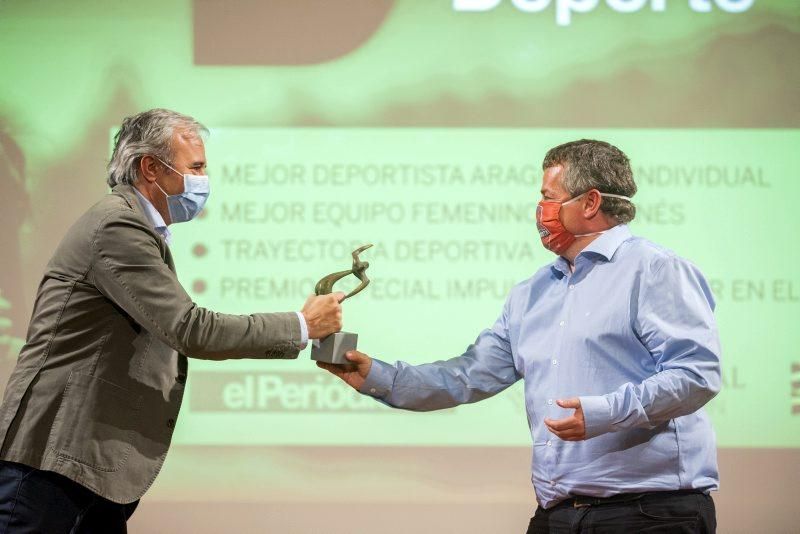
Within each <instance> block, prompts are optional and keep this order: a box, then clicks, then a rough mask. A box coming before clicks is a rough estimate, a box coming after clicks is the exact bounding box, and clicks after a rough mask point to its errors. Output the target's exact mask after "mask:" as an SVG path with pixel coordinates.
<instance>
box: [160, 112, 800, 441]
mask: <svg viewBox="0 0 800 534" xmlns="http://www.w3.org/2000/svg"><path fill="white" fill-rule="evenodd" d="M581 137H592V138H597V139H603V140H607V141H609V142H611V143H614V144H616V145H618V146H619V147H621V148H622V149H623V150H624V151H625V152H626V153H628V155H629V156H630V157H631V160H632V163H633V167H634V173H635V177H636V179H637V183H638V185H639V192H638V193H637V195H636V196H635V198H634V201H635V203H636V206H637V217H636V220H635V221H634V222H633V223H632V225H631V226H632V230H633V232H634V233H635V234H638V235H642V236H645V237H648V238H650V239H652V240H654V241H656V242H658V243H661V244H663V245H665V246H667V247H670V248H672V249H673V250H675V251H676V252H677V253H678V254H680V255H682V256H684V257H687V258H689V259H691V260H692V261H693V262H695V263H696V264H697V265H698V266H699V267H700V268H701V269H702V270H703V272H704V273H705V274H706V276H707V277H708V279H709V281H710V283H711V286H712V288H713V290H714V293H715V295H716V298H717V318H718V321H719V325H720V330H721V333H722V344H723V372H724V388H723V391H722V393H721V394H720V395H719V397H717V399H715V400H714V401H713V402H712V403H711V404H710V405H709V407H708V410H709V411H710V413H711V415H712V417H713V420H714V425H715V429H716V432H717V435H718V439H719V445H720V446H728V447H743V446H744V447H746V446H762V447H794V446H798V445H800V433H798V432H797V431H796V423H794V422H793V421H794V419H796V416H794V419H793V415H792V401H791V398H790V395H789V392H790V391H791V390H790V383H791V381H792V377H791V373H790V369H791V362H792V361H796V360H797V359H798V352H797V347H798V346H799V345H800V331H798V330H797V328H796V319H797V316H798V308H800V278H798V276H797V271H796V269H791V268H788V267H789V266H792V265H796V264H797V262H798V260H800V257H798V256H799V255H800V254H799V253H798V249H797V247H786V246H785V244H786V243H792V242H795V241H796V233H797V230H798V228H797V227H796V225H791V224H776V219H775V218H774V217H773V214H781V213H789V212H791V211H792V210H793V209H795V208H794V207H793V204H794V202H795V201H794V199H796V198H797V196H798V194H800V184H798V181H797V179H796V177H797V176H798V174H800V153H799V152H798V151H797V146H800V132H798V131H797V130H777V129H775V130H754V129H749V130H732V129H730V130H696V129H695V130H679V129H663V130H657V129H647V130H640V129H605V130H586V129H580V130H567V129H490V128H473V129H458V128H449V129H444V128H442V129H436V128H405V129H391V128H218V129H216V128H214V129H212V131H211V135H210V137H209V139H208V141H207V153H208V160H209V174H210V175H211V180H212V182H211V183H212V195H211V199H210V201H209V203H208V205H207V209H206V213H205V216H204V217H203V218H202V219H201V220H199V221H198V222H196V223H192V224H187V225H176V226H174V227H173V230H174V241H173V244H172V251H173V254H174V256H175V260H176V264H177V265H178V273H179V277H180V278H181V281H182V282H183V284H184V286H185V287H186V288H187V289H188V290H189V291H190V293H192V295H193V297H194V298H195V299H196V301H197V302H198V303H199V304H201V305H204V306H207V307H210V308H211V309H214V310H218V311H225V312H233V313H245V312H255V311H269V310H296V309H299V308H300V307H301V306H302V303H303V301H304V299H305V298H306V296H307V295H308V294H310V293H311V292H312V291H313V287H314V284H315V282H316V281H317V280H318V279H319V278H320V277H322V276H323V275H325V274H327V273H330V272H332V271H336V270H342V269H345V268H348V267H349V263H350V261H351V259H350V251H352V250H353V249H354V248H356V247H357V246H359V245H361V244H364V243H374V244H375V246H374V247H373V248H372V249H370V250H368V251H367V252H365V253H364V254H363V256H362V259H365V260H367V261H369V262H370V264H371V267H370V277H371V278H372V280H373V282H372V285H371V286H370V287H369V288H368V289H367V290H366V291H365V292H363V293H362V294H360V295H358V297H356V298H354V299H353V300H352V301H348V302H346V303H345V305H344V318H345V319H344V320H345V330H348V331H353V332H357V333H358V334H359V348H360V349H361V350H363V351H364V352H367V353H368V354H370V355H373V356H375V357H378V358H381V359H384V360H388V361H394V360H397V359H402V360H406V361H410V362H414V363H422V362H427V361H432V360H435V359H443V358H449V357H452V356H456V355H458V354H460V353H461V352H462V351H463V349H464V348H466V347H467V345H468V344H469V343H471V342H472V341H473V340H474V338H475V337H476V336H477V334H478V333H479V332H480V330H481V329H483V328H486V327H489V326H490V325H491V324H492V323H493V322H494V320H495V318H496V316H497V315H498V314H499V312H500V310H501V307H502V303H503V301H504V299H505V296H506V294H507V292H508V290H509V288H510V287H511V286H512V285H513V284H515V283H517V282H519V281H521V280H523V279H525V278H527V277H529V276H531V275H532V274H533V273H534V272H535V271H536V270H537V269H538V268H539V267H541V266H543V265H545V264H547V263H549V262H550V261H552V259H553V257H554V256H553V255H552V254H551V253H550V252H548V251H546V250H545V249H544V248H542V247H541V245H540V243H539V239H538V234H537V232H536V228H535V222H534V219H535V205H536V202H537V201H538V199H539V193H538V191H539V187H540V180H541V169H540V163H539V162H541V159H542V157H543V155H544V153H545V152H546V151H547V149H548V148H550V147H552V146H555V145H557V144H559V143H562V142H565V141H569V140H574V139H577V138H581ZM776 247H779V248H780V251H781V262H779V263H776V262H770V261H765V258H768V257H770V255H771V254H774V251H775V248H776ZM352 284H353V285H355V284H356V280H355V279H354V278H353V280H352ZM337 287H338V286H337ZM190 365H191V368H192V371H191V373H190V376H191V379H190V381H189V392H188V395H187V397H186V402H185V405H184V411H183V412H182V414H181V418H182V421H181V425H180V426H179V428H178V430H177V432H176V436H175V438H176V440H177V442H178V443H182V444H242V445H245V444H334V445H354V444H357V445H377V444H398V445H400V444H403V445H456V446H457V445H520V446H524V445H528V444H529V443H530V437H529V435H528V430H527V424H526V419H525V409H524V404H523V403H524V400H523V395H522V390H521V387H520V384H517V385H516V386H514V387H512V388H510V389H509V390H508V391H506V392H504V393H502V394H500V395H498V396H497V397H495V398H493V399H489V400H486V401H484V402H481V403H478V404H475V405H468V406H462V407H458V408H455V409H451V410H445V411H441V412H434V413H425V414H415V413H408V412H401V411H396V410H391V409H389V408H386V407H385V406H383V405H381V404H379V403H377V402H374V401H373V400H372V399H370V398H367V397H362V396H360V395H358V394H356V393H355V392H353V391H351V390H350V389H349V388H347V387H346V386H344V385H342V384H341V383H340V382H338V380H337V379H335V378H334V377H332V376H330V375H328V374H327V373H325V372H323V371H321V370H319V369H317V368H316V367H315V365H314V363H313V362H312V361H310V360H309V357H308V351H306V352H305V353H304V354H301V356H300V360H299V361H268V362H259V361H245V360H243V361H230V362H224V363H215V362H203V361H199V360H193V361H191V364H190ZM781 385H784V386H785V387H781ZM580 393H581V392H580V391H576V392H574V394H575V395H579V394H580ZM765 398H770V399H771V406H772V407H774V408H775V409H771V410H768V411H765V410H762V409H760V408H759V406H760V405H761V404H762V401H763V399H765ZM793 425H794V426H793ZM743 428H747V429H748V430H746V431H744V430H743Z"/></svg>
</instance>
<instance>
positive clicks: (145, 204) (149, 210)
mask: <svg viewBox="0 0 800 534" xmlns="http://www.w3.org/2000/svg"><path fill="white" fill-rule="evenodd" d="M133 190H134V191H136V196H137V197H139V203H140V204H141V205H142V209H143V210H144V214H145V216H146V217H147V219H148V220H149V221H150V224H152V225H153V229H155V231H156V233H158V234H159V235H160V236H161V237H163V238H164V242H166V244H167V245H168V246H169V245H171V244H172V233H171V232H170V231H169V227H168V226H167V223H166V222H164V217H162V216H161V214H160V213H159V212H158V210H157V209H156V208H155V206H153V204H152V203H151V202H150V201H149V200H147V199H146V198H144V195H142V194H141V193H140V192H139V190H138V189H136V188H135V187H134V188H133ZM295 313H296V314H297V319H298V320H299V321H300V348H301V349H304V348H306V345H307V344H308V325H307V324H306V318H305V317H303V314H302V313H300V312H295Z"/></svg>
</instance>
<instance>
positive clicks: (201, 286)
mask: <svg viewBox="0 0 800 534" xmlns="http://www.w3.org/2000/svg"><path fill="white" fill-rule="evenodd" d="M192 291H194V292H195V293H197V294H198V295H200V294H202V293H205V292H206V281H205V280H195V281H194V282H193V283H192Z"/></svg>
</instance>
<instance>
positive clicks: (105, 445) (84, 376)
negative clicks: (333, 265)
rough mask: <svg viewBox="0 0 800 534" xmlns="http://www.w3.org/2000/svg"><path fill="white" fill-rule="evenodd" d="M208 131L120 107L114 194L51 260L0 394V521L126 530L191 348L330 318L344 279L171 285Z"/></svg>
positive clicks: (255, 338) (223, 345)
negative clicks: (290, 295) (284, 290)
mask: <svg viewBox="0 0 800 534" xmlns="http://www.w3.org/2000/svg"><path fill="white" fill-rule="evenodd" d="M206 132H207V130H206V129H205V127H203V126H202V125H201V124H200V123H198V122H197V121H196V120H194V119H193V118H191V117H187V116H185V115H181V114H179V113H176V112H174V111H169V110H164V109H154V110H151V111H146V112H144V113H140V114H138V115H135V116H132V117H128V118H127V119H125V120H124V122H123V124H122V128H121V129H120V131H119V133H118V134H117V137H116V139H115V146H114V153H113V155H112V157H111V161H110V163H109V166H108V170H109V176H108V183H109V185H110V186H111V187H112V191H111V193H110V194H109V195H107V196H106V197H104V198H103V199H102V200H100V202H98V203H97V204H95V205H94V206H93V207H91V208H90V209H89V210H88V211H87V212H86V213H85V214H84V215H83V216H82V217H81V218H80V219H78V221H77V222H76V223H75V224H74V225H73V226H72V228H70V229H69V230H68V231H67V233H66V235H65V236H64V238H63V240H62V241H61V243H60V245H59V246H58V248H57V249H56V251H55V253H54V254H53V257H52V259H51V260H50V262H49V264H48V265H47V268H46V270H45V273H44V276H43V278H42V281H41V283H40V285H39V289H38V293H37V295H36V303H35V305H34V311H33V316H32V318H31V322H30V326H29V329H28V334H27V341H26V344H25V346H24V347H23V349H22V351H21V353H20V356H19V360H18V362H17V365H16V367H15V369H14V371H13V373H12V375H11V378H10V379H9V382H8V386H7V388H6V391H5V396H4V399H3V404H2V407H0V532H47V533H60V532H64V533H67V532H95V531H98V532H125V524H126V520H127V518H128V517H130V515H131V513H133V510H134V508H135V506H136V504H137V503H138V499H139V498H140V497H141V496H142V495H143V494H144V492H145V491H146V490H147V489H148V488H149V487H150V485H151V484H152V483H153V481H154V480H155V478H156V475H157V474H158V472H159V470H160V468H161V465H162V464H163V462H164V458H165V457H166V454H167V449H168V448H169V444H170V440H171V437H172V433H173V430H174V428H175V424H176V421H177V419H178V412H179V410H180V406H181V399H182V397H183V392H184V387H185V382H186V374H187V369H188V360H187V357H193V358H202V359H209V360H224V359H228V358H260V359H290V358H296V357H297V355H298V352H299V351H300V350H301V349H302V348H303V347H304V346H305V344H306V343H307V341H308V339H317V338H322V337H325V336H326V335H328V334H331V333H333V332H336V331H338V330H340V329H341V324H342V320H341V306H340V304H339V300H340V299H341V297H342V296H343V294H341V293H335V294H333V295H326V296H320V297H310V298H309V299H308V300H307V301H306V303H305V305H304V307H303V309H302V311H301V312H288V313H256V314H252V315H226V314H221V313H215V312H213V311H211V310H207V309H205V308H201V307H200V306H197V305H196V304H195V303H194V302H192V299H191V298H190V297H189V295H187V293H186V291H185V290H184V289H183V287H181V284H180V283H179V282H178V279H177V277H176V276H175V267H174V265H173V262H172V255H171V254H170V250H169V246H168V245H169V243H170V232H169V228H168V227H169V225H170V224H172V223H177V222H185V221H189V220H191V219H192V218H193V217H194V216H196V215H197V214H198V213H199V212H200V210H202V208H203V205H204V203H205V200H206V198H207V197H208V194H209V182H208V177H207V176H205V168H206V158H205V150H204V144H203V137H202V136H203V134H205V133H206Z"/></svg>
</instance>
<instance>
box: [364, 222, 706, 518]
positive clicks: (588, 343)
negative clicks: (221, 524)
mask: <svg viewBox="0 0 800 534" xmlns="http://www.w3.org/2000/svg"><path fill="white" fill-rule="evenodd" d="M713 309H714V299H713V297H712V294H711V290H710V289H709V287H708V284H707V283H706V280H705V279H704V277H703V275H702V274H701V273H700V271H699V270H698V269H697V268H696V267H695V266H694V265H692V264H691V263H690V262H688V261H686V260H684V259H682V258H679V257H678V256H676V255H675V254H674V253H673V252H671V251H669V250H666V249H664V248H662V247H660V246H658V245H656V244H654V243H652V242H650V241H647V240H645V239H642V238H639V237H634V236H632V235H631V233H630V230H629V229H628V227H627V226H626V225H620V226H616V227H614V228H612V229H610V230H608V231H607V232H605V233H604V234H602V235H601V236H600V237H598V238H597V239H595V240H594V241H593V242H592V243H591V244H589V246H587V247H586V248H585V249H584V250H583V251H582V252H581V253H580V254H579V255H578V256H577V257H576V259H575V265H574V272H571V271H570V268H569V264H568V262H567V261H566V260H565V259H564V258H561V257H559V258H558V259H556V261H555V262H553V263H552V264H550V265H548V266H546V267H543V268H542V269H540V270H539V271H538V272H536V274H534V276H533V277H532V278H530V279H528V280H526V281H524V282H522V283H520V284H518V285H517V286H515V287H514V288H513V289H512V291H511V294H510V295H509V296H508V299H507V300H506V303H505V306H504V308H503V312H502V314H501V315H500V317H499V318H498V319H497V322H495V324H494V326H493V327H492V328H490V329H488V330H485V331H483V332H482V333H481V334H480V335H479V336H478V339H477V340H476V341H475V343H474V344H473V345H471V346H470V347H469V348H468V349H467V351H466V352H465V353H464V354H463V355H461V356H459V357H456V358H453V359H450V360H447V361H439V362H435V363H429V364H423V365H409V364H406V363H403V362H398V363H397V364H395V365H389V364H387V363H384V362H381V361H379V360H374V361H373V365H372V368H371V370H370V373H369V375H368V376H367V379H366V381H365V383H364V385H363V386H362V388H361V392H362V393H366V394H369V395H372V396H374V397H376V398H377V399H379V400H381V401H383V402H385V403H387V404H389V405H391V406H395V407H397V408H404V409H409V410H419V411H427V410H437V409H441V408H449V407H452V406H456V405H458V404H463V403H469V402H475V401H479V400H483V399H485V398H487V397H491V396H492V395H495V394H496V393H498V392H500V391H502V390H504V389H505V388H507V387H508V386H510V385H511V384H513V383H515V382H516V381H517V380H519V379H520V378H522V379H523V380H524V381H525V404H526V408H527V413H528V423H529V426H530V432H531V438H532V440H533V463H532V475H531V478H532V481H533V485H534V489H535V491H536V497H537V500H538V502H539V504H540V505H541V506H543V507H544V508H549V507H552V506H553V505H555V504H557V503H558V502H559V501H561V500H564V499H565V498H567V497H569V496H571V495H588V496H597V497H607V496H610V495H614V494H617V493H631V492H645V491H668V490H677V489H697V490H702V491H710V490H714V489H717V488H718V485H719V476H718V473H717V459H716V444H715V436H714V431H713V429H712V427H711V422H710V420H709V418H708V415H707V414H706V413H705V410H704V409H703V408H702V406H703V405H704V404H706V403H707V402H708V401H709V400H710V399H711V398H713V397H714V395H716V394H717V392H718V391H719V388H720V362H719V358H720V344H719V336H718V331H717V325H716V322H715V320H714V315H713ZM570 397H579V398H580V401H581V405H582V407H583V411H584V416H585V419H586V434H587V439H586V440H584V441H573V442H570V441H562V440H560V439H559V438H558V437H556V436H555V435H554V434H552V433H551V432H550V431H549V430H548V429H547V427H546V426H545V424H544V419H545V418H547V417H549V418H552V419H560V418H563V417H567V416H569V415H571V414H572V413H573V410H566V409H562V408H560V407H558V406H557V405H556V400H558V399H566V398H570Z"/></svg>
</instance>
